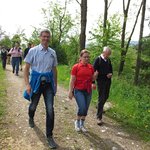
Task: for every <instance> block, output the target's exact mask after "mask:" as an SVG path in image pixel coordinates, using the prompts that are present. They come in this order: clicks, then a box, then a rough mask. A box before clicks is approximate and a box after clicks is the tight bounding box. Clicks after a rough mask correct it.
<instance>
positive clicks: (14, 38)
mask: <svg viewBox="0 0 150 150" xmlns="http://www.w3.org/2000/svg"><path fill="white" fill-rule="evenodd" d="M11 41H12V46H14V44H15V43H16V42H18V43H21V37H20V36H19V35H18V34H15V35H14V36H13V37H12V39H11Z"/></svg>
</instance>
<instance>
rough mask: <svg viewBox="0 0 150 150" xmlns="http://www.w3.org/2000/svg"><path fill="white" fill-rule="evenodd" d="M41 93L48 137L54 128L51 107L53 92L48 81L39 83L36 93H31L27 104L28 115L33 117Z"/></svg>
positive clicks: (52, 109)
mask: <svg viewBox="0 0 150 150" xmlns="http://www.w3.org/2000/svg"><path fill="white" fill-rule="evenodd" d="M41 94H43V97H44V102H45V106H46V136H47V137H48V136H52V135H53V129H54V108H53V103H54V92H53V90H52V86H51V85H50V83H46V84H45V85H41V86H40V89H39V91H38V93H36V94H35V93H34V94H33V96H32V98H31V103H30V106H29V117H30V118H32V119H33V118H34V115H35V111H36V108H37V105H38V103H39V100H40V97H41Z"/></svg>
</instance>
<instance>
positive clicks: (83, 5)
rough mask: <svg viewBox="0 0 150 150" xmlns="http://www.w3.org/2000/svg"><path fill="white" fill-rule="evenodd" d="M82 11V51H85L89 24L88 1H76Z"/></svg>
mask: <svg viewBox="0 0 150 150" xmlns="http://www.w3.org/2000/svg"><path fill="white" fill-rule="evenodd" d="M76 1H77V2H78V3H79V5H80V9H81V32H80V51H81V50H82V49H85V45H86V23H87V0H81V3H80V2H79V1H78V0H76Z"/></svg>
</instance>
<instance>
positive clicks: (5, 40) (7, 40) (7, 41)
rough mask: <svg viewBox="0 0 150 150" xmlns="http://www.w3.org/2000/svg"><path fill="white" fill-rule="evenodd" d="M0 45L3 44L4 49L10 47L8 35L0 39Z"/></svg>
mask: <svg viewBox="0 0 150 150" xmlns="http://www.w3.org/2000/svg"><path fill="white" fill-rule="evenodd" d="M0 46H4V47H5V48H6V49H10V48H11V40H10V38H9V37H8V36H5V37H3V39H2V40H1V41H0Z"/></svg>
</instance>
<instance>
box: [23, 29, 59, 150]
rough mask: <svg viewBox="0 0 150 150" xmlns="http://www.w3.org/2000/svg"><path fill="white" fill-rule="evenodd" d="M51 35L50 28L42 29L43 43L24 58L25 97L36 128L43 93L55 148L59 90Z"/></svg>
mask: <svg viewBox="0 0 150 150" xmlns="http://www.w3.org/2000/svg"><path fill="white" fill-rule="evenodd" d="M50 37H51V34H50V31H49V30H47V29H45V30H42V31H41V33H40V42H41V43H40V44H39V45H37V46H35V47H32V48H31V49H30V50H29V52H28V54H27V55H26V57H25V59H24V61H25V68H24V80H25V84H26V90H25V92H24V98H25V99H27V100H29V101H30V102H31V103H30V106H29V110H28V115H29V126H30V127H31V128H34V126H35V122H34V116H35V112H36V108H37V106H38V103H39V100H40V97H41V95H43V97H44V102H45V108H46V137H47V141H48V144H49V147H50V148H52V149H54V148H57V146H58V145H57V144H56V143H55V141H54V139H53V129H54V107H53V105H54V96H55V94H56V91H57V56H56V52H55V51H54V50H53V49H52V48H50V47H49V42H50ZM30 69H31V70H30ZM29 71H30V81H29Z"/></svg>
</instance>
